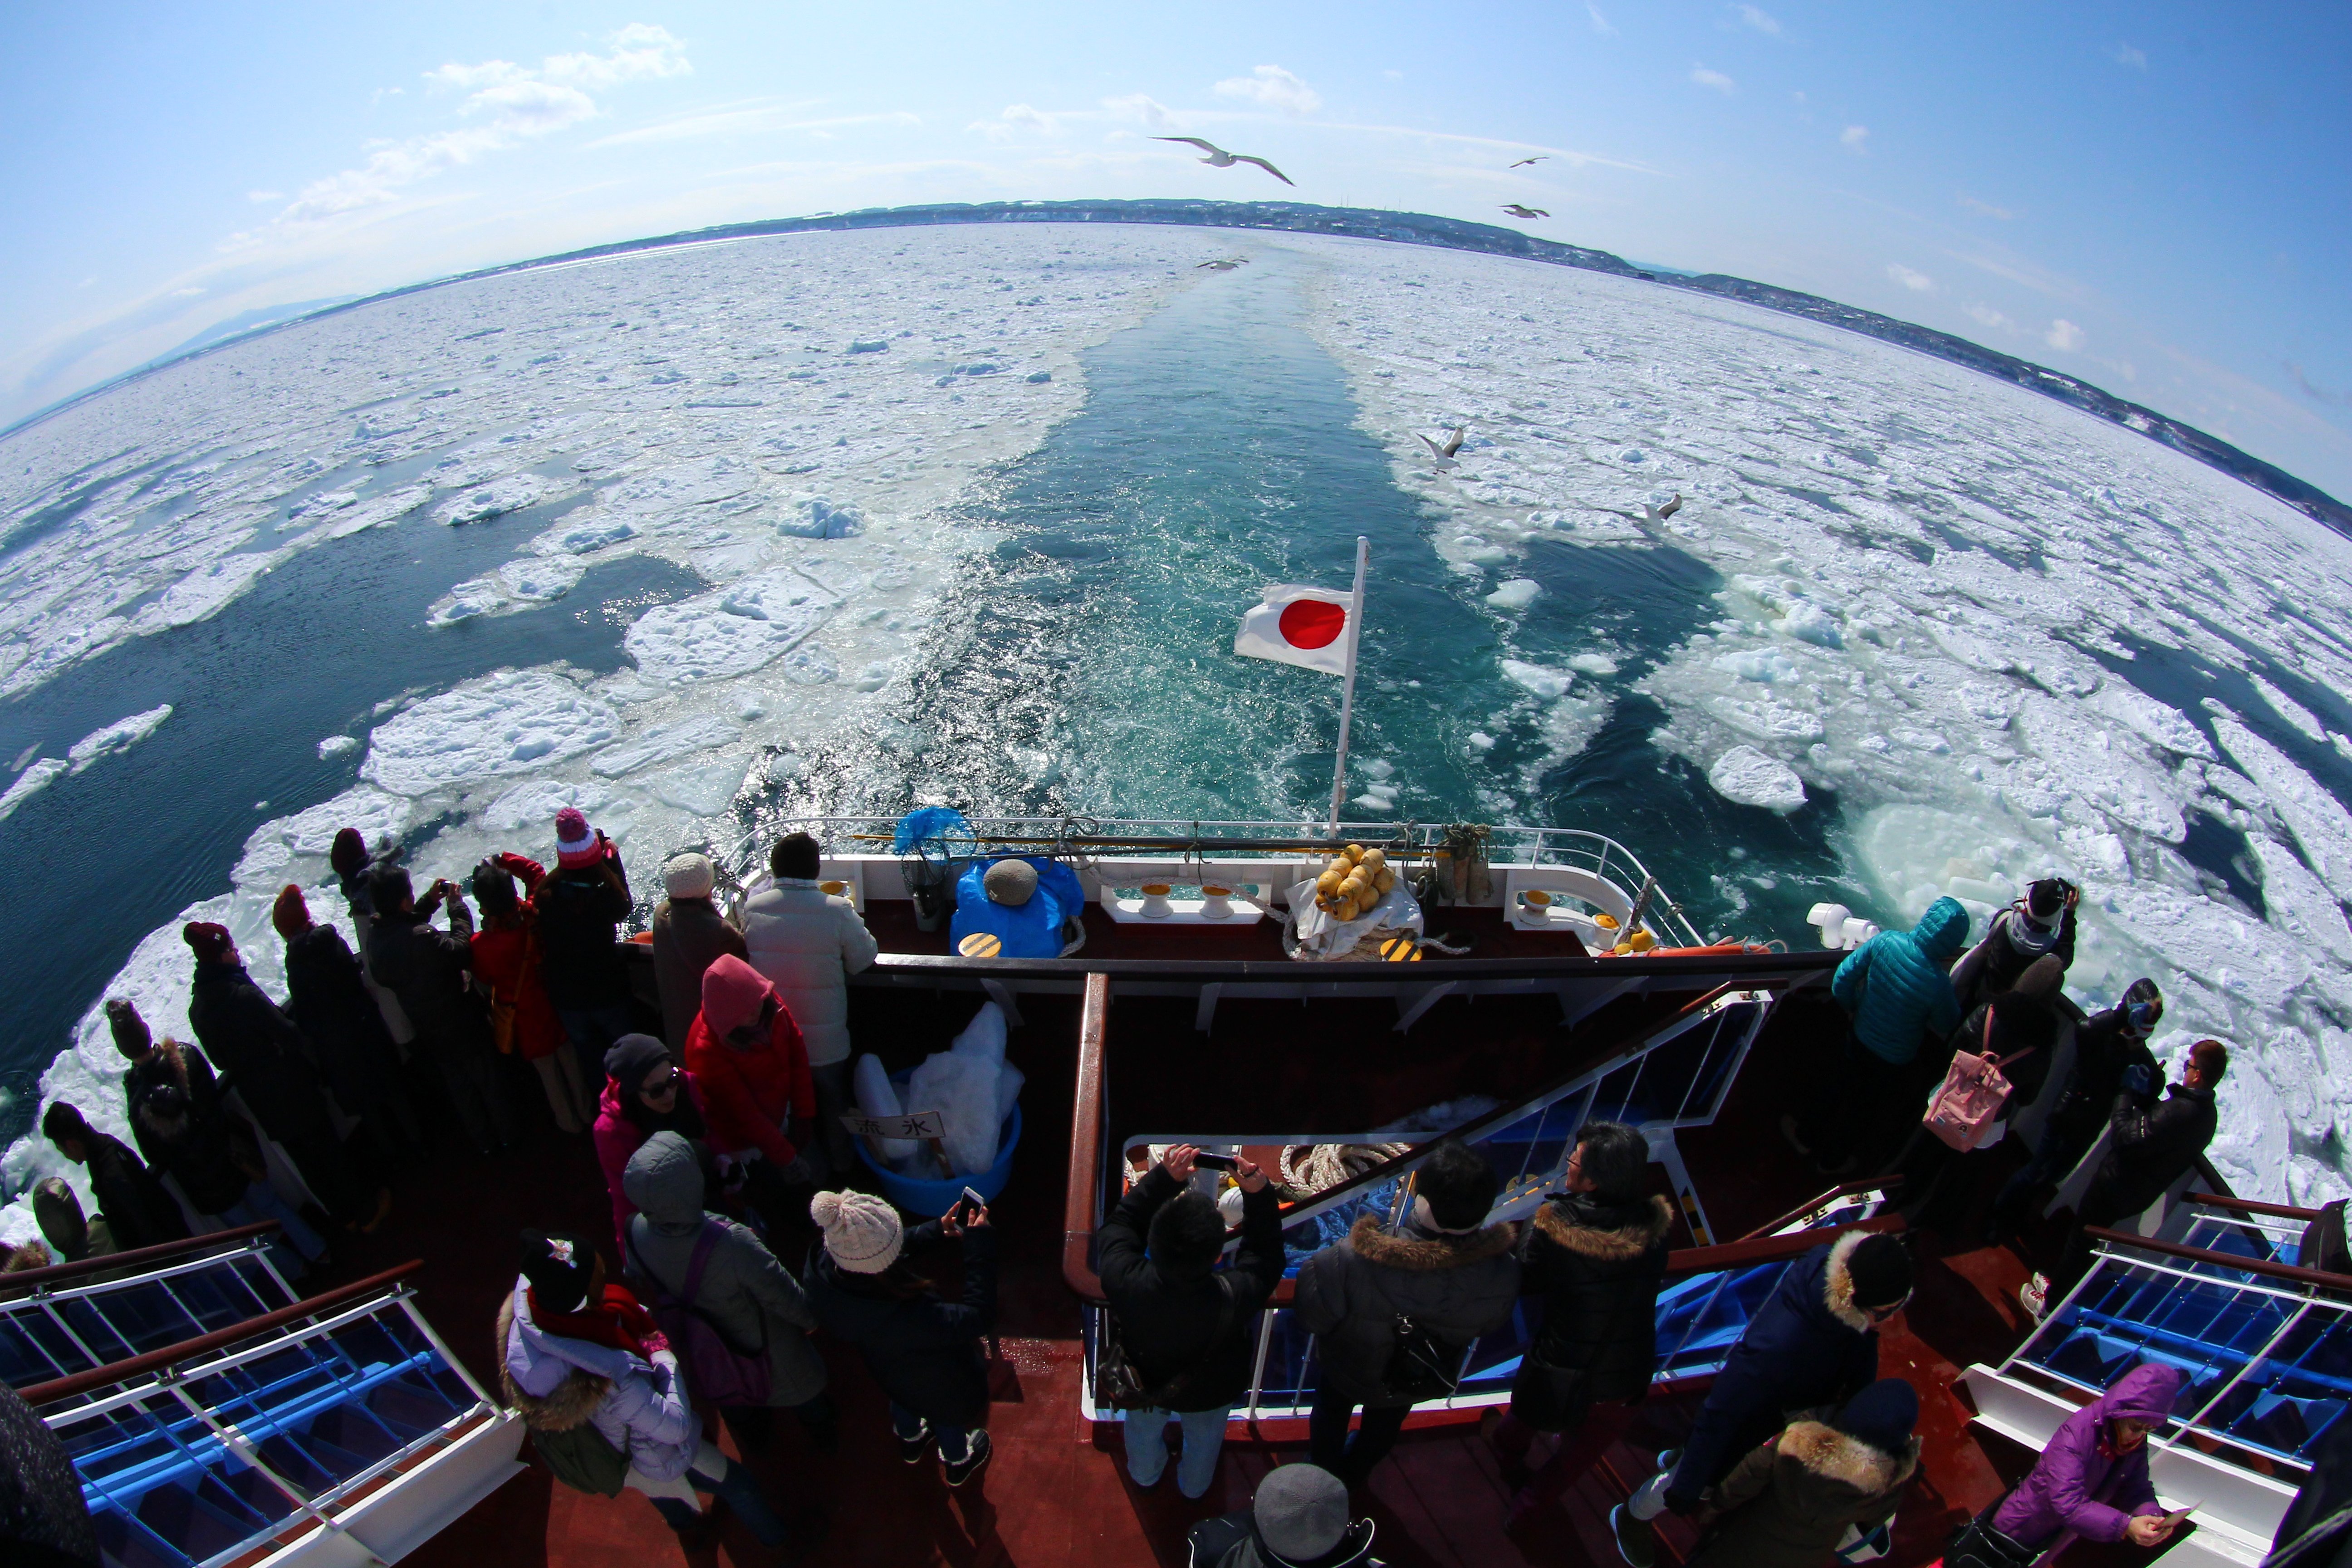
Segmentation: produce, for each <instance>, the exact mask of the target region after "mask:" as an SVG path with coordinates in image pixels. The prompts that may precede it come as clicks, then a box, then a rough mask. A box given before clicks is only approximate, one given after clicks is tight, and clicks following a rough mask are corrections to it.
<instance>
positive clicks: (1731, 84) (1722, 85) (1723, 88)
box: [1690, 66, 1739, 92]
mask: <svg viewBox="0 0 2352 1568" xmlns="http://www.w3.org/2000/svg"><path fill="white" fill-rule="evenodd" d="M1690 79H1691V80H1693V81H1695V82H1696V83H1698V85H1699V86H1701V87H1711V88H1713V89H1715V90H1716V91H1717V92H1736V91H1738V88H1739V84H1738V82H1736V81H1733V80H1732V79H1730V78H1729V77H1727V76H1726V75H1724V74H1723V73H1722V72H1721V71H1711V70H1709V69H1707V68H1706V67H1705V66H1693V67H1691V74H1690Z"/></svg>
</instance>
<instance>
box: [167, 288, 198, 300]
mask: <svg viewBox="0 0 2352 1568" xmlns="http://www.w3.org/2000/svg"><path fill="white" fill-rule="evenodd" d="M203 292H204V290H203V289H199V288H195V287H194V286H191V287H189V288H186V289H173V290H172V298H173V299H174V300H193V299H194V298H195V297H196V296H197V295H199V294H201V293H203Z"/></svg>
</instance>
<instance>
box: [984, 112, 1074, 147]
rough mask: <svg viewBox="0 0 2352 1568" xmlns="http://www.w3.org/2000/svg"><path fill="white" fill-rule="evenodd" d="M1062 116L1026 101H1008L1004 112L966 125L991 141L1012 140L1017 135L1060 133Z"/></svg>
mask: <svg viewBox="0 0 2352 1568" xmlns="http://www.w3.org/2000/svg"><path fill="white" fill-rule="evenodd" d="M1061 121H1062V116H1060V115H1058V114H1048V113H1046V112H1045V110H1042V109H1033V108H1031V107H1030V106H1029V105H1027V104H1025V103H1008V104H1006V105H1005V106H1004V110H1003V112H1002V113H1000V114H999V115H997V117H996V118H995V119H993V120H975V121H972V122H971V124H969V125H967V126H965V127H964V129H965V130H966V131H977V132H980V133H981V134H982V136H985V137H987V138H988V139H989V140H990V141H991V142H1010V141H1011V140H1013V138H1014V137H1016V136H1024V135H1026V136H1053V135H1057V134H1059V133H1060V132H1061V129H1062V126H1061Z"/></svg>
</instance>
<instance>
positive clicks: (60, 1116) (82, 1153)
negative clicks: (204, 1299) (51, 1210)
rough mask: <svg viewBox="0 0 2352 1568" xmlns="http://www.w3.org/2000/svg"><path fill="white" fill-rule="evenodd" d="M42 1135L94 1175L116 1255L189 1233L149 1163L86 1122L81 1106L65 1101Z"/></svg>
mask: <svg viewBox="0 0 2352 1568" xmlns="http://www.w3.org/2000/svg"><path fill="white" fill-rule="evenodd" d="M41 1136H43V1137H44V1138H47V1140H48V1141H49V1142H52V1143H54V1144H56V1145H57V1149H58V1153H60V1154H63V1155H64V1156H65V1157H66V1158H67V1159H68V1160H71V1161H72V1162H73V1163H75V1164H77V1165H79V1166H82V1167H83V1168H85V1169H86V1170H88V1171H89V1190H90V1192H91V1194H92V1195H94V1196H95V1197H96V1198H97V1199H98V1210H99V1213H98V1217H99V1218H100V1219H103V1220H104V1221H106V1228H107V1231H108V1234H109V1235H110V1236H111V1237H113V1239H114V1249H115V1250H116V1251H117V1252H131V1251H135V1250H137V1249H138V1248H140V1247H160V1246H162V1245H163V1243H165V1242H167V1241H178V1240H181V1239H182V1238H184V1237H186V1235H187V1234H188V1222H187V1220H186V1219H185V1217H184V1216H183V1215H181V1213H180V1205H178V1204H176V1203H173V1201H172V1194H169V1193H167V1192H165V1191H164V1190H163V1183H161V1182H159V1181H157V1180H156V1179H155V1175H154V1173H152V1172H151V1171H149V1170H148V1169H147V1163H146V1162H145V1161H143V1160H142V1159H141V1158H140V1157H139V1156H138V1155H137V1154H135V1153H133V1152H131V1149H130V1148H129V1147H128V1146H127V1145H125V1144H124V1143H123V1142H122V1141H121V1139H119V1138H111V1137H109V1136H108V1135H107V1134H105V1133H103V1132H100V1131H98V1130H97V1129H96V1128H94V1127H92V1126H91V1125H90V1124H89V1122H88V1121H84V1120H83V1118H82V1113H81V1111H80V1110H79V1108H78V1107H75V1106H71V1105H68V1104H67V1103H66V1102H65V1101H64V1100H58V1101H55V1102H54V1103H52V1104H51V1105H50V1107H49V1108H48V1110H46V1111H44V1112H43V1113H42V1115H41Z"/></svg>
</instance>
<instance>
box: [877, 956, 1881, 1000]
mask: <svg viewBox="0 0 2352 1568" xmlns="http://www.w3.org/2000/svg"><path fill="white" fill-rule="evenodd" d="M1845 956H1846V955H1845V954H1844V953H1842V952H1769V951H1764V950H1758V951H1755V952H1738V953H1735V952H1729V951H1727V950H1709V951H1706V952H1675V951H1673V950H1672V949H1653V950H1652V951H1651V952H1629V953H1626V954H1624V955H1623V956H1622V957H1619V956H1614V955H1609V954H1601V955H1598V956H1588V957H1578V958H1570V957H1566V956H1560V957H1542V958H1444V957H1433V958H1431V959H1430V960H1429V961H1428V962H1426V963H1422V964H1420V965H1419V966H1417V967H1416V968H1415V969H1414V971H1413V973H1412V975H1411V976H1410V977H1409V979H1410V981H1411V982H1412V983H1413V984H1430V983H1433V982H1435V981H1438V980H1454V981H1475V980H1568V979H1578V978H1586V979H1589V978H1591V976H1594V975H1622V976H1627V977H1631V976H1635V975H1645V974H1646V975H1664V976H1673V975H1676V974H1720V973H1724V972H1725V971H1726V970H1729V971H1731V972H1732V973H1736V974H1738V976H1740V979H1739V980H1738V989H1740V990H1744V991H1769V990H1778V989H1780V988H1783V987H1790V986H1796V985H1801V984H1807V983H1808V982H1810V981H1811V979H1812V978H1813V977H1814V976H1815V975H1816V974H1819V973H1825V972H1827V971H1829V970H1832V969H1834V968H1836V967H1837V964H1838V963H1839V961H1840V960H1842V959H1843V958H1844V957H1845ZM1397 969H1398V966H1397V965H1395V964H1390V963H1352V964H1351V963H1345V962H1341V963H1318V964H1312V965H1309V964H1303V963H1297V962H1295V961H1293V960H1290V959H1286V958H1269V959H1259V958H1246V959H1195V958H984V959H983V958H964V957H961V956H959V955H957V954H953V953H938V952H885V953H882V954H881V955H879V956H878V957H877V958H876V959H875V961H874V963H872V964H871V965H869V966H868V967H866V968H865V969H862V970H860V971H859V972H858V973H856V974H855V975H853V976H851V977H850V982H849V983H850V984H852V985H856V984H866V985H889V984H932V983H933V982H934V981H936V980H940V979H946V978H949V977H955V978H960V979H969V978H975V977H978V978H986V979H997V980H1040V981H1044V980H1060V981H1069V980H1076V979H1083V978H1084V977H1085V976H1087V975H1089V974H1104V975H1108V976H1109V977H1110V978H1111V979H1113V980H1160V981H1169V980H1173V981H1181V982H1185V983H1198V984H1290V985H1297V984H1300V983H1302V982H1311V983H1312V984H1315V985H1316V986H1318V988H1319V987H1321V986H1325V985H1333V984H1339V985H1345V984H1364V985H1378V986H1381V987H1384V988H1386V989H1388V990H1393V989H1394V988H1395V987H1396V986H1397V985H1398V984H1402V983H1404V982H1405V980H1406V979H1407V978H1408V977H1403V976H1400V975H1399V974H1398V973H1397Z"/></svg>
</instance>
